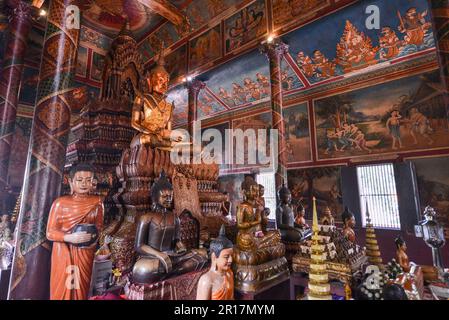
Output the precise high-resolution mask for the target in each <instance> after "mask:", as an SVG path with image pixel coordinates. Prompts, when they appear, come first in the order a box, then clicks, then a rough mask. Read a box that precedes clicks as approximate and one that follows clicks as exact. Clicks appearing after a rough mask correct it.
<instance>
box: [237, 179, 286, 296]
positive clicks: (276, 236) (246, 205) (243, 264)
mask: <svg viewBox="0 0 449 320" xmlns="http://www.w3.org/2000/svg"><path fill="white" fill-rule="evenodd" d="M242 191H243V193H244V196H245V200H244V201H243V202H242V203H241V204H240V205H239V206H238V207H237V228H238V233H237V240H236V242H237V244H236V247H235V249H234V260H235V264H234V274H235V287H236V289H237V290H240V291H243V292H254V291H257V290H259V289H261V288H263V287H264V286H266V285H269V283H271V282H272V281H277V280H278V279H279V277H288V275H289V271H288V264H287V260H286V258H285V257H284V255H285V245H284V244H283V243H282V242H281V234H280V232H279V230H263V220H262V216H263V214H264V209H265V208H263V206H262V205H260V203H259V202H260V199H259V197H260V190H259V185H258V184H257V182H256V181H255V180H254V178H253V177H252V176H247V177H245V180H244V181H243V183H242Z"/></svg>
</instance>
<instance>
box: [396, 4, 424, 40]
mask: <svg viewBox="0 0 449 320" xmlns="http://www.w3.org/2000/svg"><path fill="white" fill-rule="evenodd" d="M426 16H427V10H425V11H424V12H422V13H418V11H417V9H416V8H415V7H413V8H410V9H408V10H407V12H406V14H405V16H404V17H402V16H401V13H400V12H399V11H398V17H399V21H400V23H401V24H400V26H399V28H398V29H399V31H400V32H401V33H403V34H405V36H404V43H405V44H407V45H416V46H420V45H422V44H423V43H424V37H425V35H426V33H427V31H428V30H429V29H430V28H431V26H432V25H431V23H430V22H426Z"/></svg>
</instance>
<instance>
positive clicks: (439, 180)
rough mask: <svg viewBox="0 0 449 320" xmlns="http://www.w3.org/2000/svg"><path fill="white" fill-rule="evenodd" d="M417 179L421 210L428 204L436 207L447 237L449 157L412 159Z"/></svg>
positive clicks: (448, 232)
mask: <svg viewBox="0 0 449 320" xmlns="http://www.w3.org/2000/svg"><path fill="white" fill-rule="evenodd" d="M413 163H414V165H415V169H416V176H417V179H418V190H419V196H420V203H421V212H424V208H425V207H426V206H428V205H430V206H432V207H433V208H435V209H436V211H437V212H438V214H439V221H440V222H441V223H443V224H444V226H445V228H446V229H448V230H447V232H446V235H447V236H448V237H449V170H447V167H448V165H449V157H439V158H424V159H417V160H413Z"/></svg>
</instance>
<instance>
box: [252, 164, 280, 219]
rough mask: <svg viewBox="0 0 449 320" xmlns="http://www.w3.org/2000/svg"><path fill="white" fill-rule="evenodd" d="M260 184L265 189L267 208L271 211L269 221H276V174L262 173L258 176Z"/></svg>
mask: <svg viewBox="0 0 449 320" xmlns="http://www.w3.org/2000/svg"><path fill="white" fill-rule="evenodd" d="M256 180H257V183H258V184H261V185H263V186H264V188H265V193H264V198H265V207H266V208H269V209H270V215H269V216H268V219H270V220H276V183H275V179H274V173H272V172H270V173H260V174H258V175H257V176H256Z"/></svg>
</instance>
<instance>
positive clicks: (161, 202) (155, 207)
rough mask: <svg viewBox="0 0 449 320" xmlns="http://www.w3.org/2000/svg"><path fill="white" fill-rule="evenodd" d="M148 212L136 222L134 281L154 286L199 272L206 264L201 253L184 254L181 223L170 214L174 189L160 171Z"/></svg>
mask: <svg viewBox="0 0 449 320" xmlns="http://www.w3.org/2000/svg"><path fill="white" fill-rule="evenodd" d="M151 201H152V209H151V212H149V213H147V214H144V215H142V216H141V217H140V218H139V220H138V222H137V231H136V242H135V250H136V252H137V254H138V255H139V259H138V260H137V262H136V263H135V264H134V267H133V281H134V282H137V283H153V282H157V281H161V280H163V279H166V278H168V277H171V276H175V275H180V274H184V273H187V272H190V271H196V270H200V269H202V268H203V267H204V265H205V264H206V263H207V253H206V252H203V251H202V250H195V249H194V250H191V251H187V250H186V248H185V246H184V244H183V243H182V241H181V239H180V227H181V226H180V220H179V218H178V216H177V215H176V214H175V213H174V212H173V210H172V209H173V186H172V184H171V183H170V182H169V180H168V178H167V177H166V175H165V171H162V172H161V174H160V177H159V179H158V180H157V181H156V182H155V183H154V184H153V185H152V187H151Z"/></svg>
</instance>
